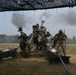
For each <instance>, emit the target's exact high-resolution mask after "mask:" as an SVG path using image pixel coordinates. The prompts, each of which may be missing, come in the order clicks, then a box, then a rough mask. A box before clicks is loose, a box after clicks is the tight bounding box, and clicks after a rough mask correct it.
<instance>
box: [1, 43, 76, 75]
mask: <svg viewBox="0 0 76 75" xmlns="http://www.w3.org/2000/svg"><path fill="white" fill-rule="evenodd" d="M13 47H18V44H9V43H8V44H0V50H1V49H6V48H13ZM66 52H67V55H70V56H71V59H70V62H71V63H70V64H67V65H66V66H67V68H68V71H69V73H70V75H76V45H67V47H66ZM0 75H66V73H65V71H64V68H63V66H62V64H61V63H59V64H49V63H48V62H47V60H45V59H44V58H43V57H40V58H36V57H34V58H18V59H12V58H8V59H4V60H1V61H0Z"/></svg>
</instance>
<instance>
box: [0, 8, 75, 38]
mask: <svg viewBox="0 0 76 75" xmlns="http://www.w3.org/2000/svg"><path fill="white" fill-rule="evenodd" d="M14 13H16V14H22V15H24V16H23V17H22V18H23V19H25V20H24V21H25V28H24V27H23V28H24V29H23V30H24V32H25V33H26V34H30V33H31V32H32V25H35V24H37V23H39V24H41V20H45V23H44V26H45V27H46V28H47V31H49V32H50V33H51V34H52V35H53V36H54V35H55V34H56V33H57V32H58V30H59V29H63V30H65V33H66V34H67V36H68V37H70V38H72V37H73V36H76V18H75V17H76V7H74V8H58V9H48V10H35V11H20V12H13V11H12V12H0V34H7V35H16V34H19V32H18V28H17V26H16V25H14V24H13V23H12V19H14V18H13V14H14ZM20 18H21V17H20ZM22 18H21V19H22ZM19 20H20V19H19ZM20 22H21V21H20ZM22 22H23V21H22Z"/></svg>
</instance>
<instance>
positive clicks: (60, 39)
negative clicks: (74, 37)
mask: <svg viewBox="0 0 76 75" xmlns="http://www.w3.org/2000/svg"><path fill="white" fill-rule="evenodd" d="M53 39H55V40H54V47H55V48H56V50H58V48H59V47H61V48H62V50H63V54H64V55H65V56H66V52H65V43H64V42H65V40H66V39H67V36H66V34H64V33H63V30H59V33H57V34H56V35H55V36H54V37H53Z"/></svg>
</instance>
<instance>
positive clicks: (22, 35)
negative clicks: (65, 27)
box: [18, 27, 27, 52]
mask: <svg viewBox="0 0 76 75" xmlns="http://www.w3.org/2000/svg"><path fill="white" fill-rule="evenodd" d="M18 31H20V36H19V37H18V39H20V49H21V52H25V47H26V39H27V36H26V34H25V33H24V32H23V31H22V27H20V28H19V30H18Z"/></svg>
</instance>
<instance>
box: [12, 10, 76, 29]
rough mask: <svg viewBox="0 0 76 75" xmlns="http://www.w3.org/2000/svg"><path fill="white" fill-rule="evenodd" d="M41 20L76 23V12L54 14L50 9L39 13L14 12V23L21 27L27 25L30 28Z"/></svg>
mask: <svg viewBox="0 0 76 75" xmlns="http://www.w3.org/2000/svg"><path fill="white" fill-rule="evenodd" d="M41 20H45V24H44V25H71V26H75V25H76V12H74V11H71V12H68V13H65V14H59V15H53V14H51V13H50V12H48V11H46V12H45V11H43V12H42V13H41V14H40V13H39V14H38V13H37V15H33V16H32V15H31V16H30V15H29V16H28V15H24V14H20V13H13V15H12V23H13V24H14V25H15V26H16V27H17V28H19V27H20V26H22V27H23V28H24V27H25V26H26V28H28V27H29V26H30V25H31V26H32V25H36V23H41ZM28 25H29V26H28Z"/></svg>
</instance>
